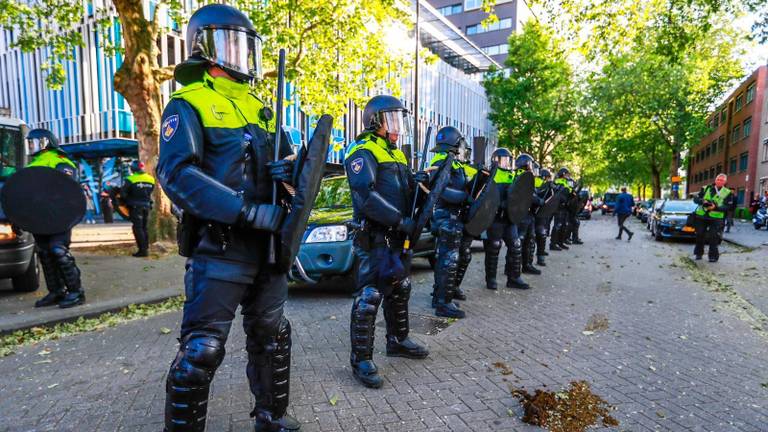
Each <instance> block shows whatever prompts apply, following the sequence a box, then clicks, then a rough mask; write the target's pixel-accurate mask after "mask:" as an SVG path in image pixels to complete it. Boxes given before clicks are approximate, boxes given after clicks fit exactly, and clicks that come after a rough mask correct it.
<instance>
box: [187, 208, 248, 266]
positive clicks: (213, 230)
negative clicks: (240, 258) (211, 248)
mask: <svg viewBox="0 0 768 432" xmlns="http://www.w3.org/2000/svg"><path fill="white" fill-rule="evenodd" d="M236 233H237V228H235V227H234V226H233V225H227V224H223V223H220V222H214V221H205V220H201V219H198V218H196V217H194V216H192V215H191V214H189V213H187V212H184V213H182V215H181V218H180V219H179V221H178V222H177V225H176V243H177V244H178V246H179V255H181V256H183V257H187V258H189V257H190V256H192V254H193V253H194V251H195V249H197V246H198V245H199V244H200V241H201V240H202V239H203V237H205V236H206V235H207V237H208V239H210V241H211V242H212V243H213V244H214V245H215V247H218V249H219V250H218V252H219V253H223V252H225V251H226V250H227V247H228V246H229V244H231V243H232V239H233V237H234V236H235V235H236Z"/></svg>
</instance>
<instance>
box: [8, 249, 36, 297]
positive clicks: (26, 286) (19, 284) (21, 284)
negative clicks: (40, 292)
mask: <svg viewBox="0 0 768 432" xmlns="http://www.w3.org/2000/svg"><path fill="white" fill-rule="evenodd" d="M11 282H12V284H13V290H14V291H17V292H32V291H36V290H37V289H38V288H39V287H40V269H39V268H38V266H37V254H32V259H31V260H29V267H27V271H25V272H24V274H22V275H19V276H16V277H15V278H12V279H11Z"/></svg>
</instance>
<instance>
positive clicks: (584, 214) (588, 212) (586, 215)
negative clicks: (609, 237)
mask: <svg viewBox="0 0 768 432" xmlns="http://www.w3.org/2000/svg"><path fill="white" fill-rule="evenodd" d="M593 211H595V208H594V207H592V199H591V198H590V199H588V200H587V203H586V204H584V208H583V209H581V211H579V213H578V214H577V215H576V217H577V218H579V219H586V220H590V219H592V212H593Z"/></svg>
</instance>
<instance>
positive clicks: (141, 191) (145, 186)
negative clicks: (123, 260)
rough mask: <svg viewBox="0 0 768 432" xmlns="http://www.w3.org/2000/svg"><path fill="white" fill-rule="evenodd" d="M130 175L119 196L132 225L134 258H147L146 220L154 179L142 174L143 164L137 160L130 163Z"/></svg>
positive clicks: (150, 205)
mask: <svg viewBox="0 0 768 432" xmlns="http://www.w3.org/2000/svg"><path fill="white" fill-rule="evenodd" d="M131 173H132V174H131V175H129V176H128V177H126V178H125V183H124V184H123V190H122V192H121V193H120V196H122V197H123V200H125V204H126V205H128V216H129V218H130V219H131V224H132V225H133V226H132V228H133V238H135V239H136V246H137V247H138V248H139V251H138V252H136V253H135V254H133V256H135V257H146V256H149V233H148V232H147V219H148V218H149V209H151V208H152V192H153V191H154V190H155V178H154V177H152V176H151V175H149V174H147V173H145V172H144V164H143V163H142V162H139V161H138V160H135V161H133V163H131Z"/></svg>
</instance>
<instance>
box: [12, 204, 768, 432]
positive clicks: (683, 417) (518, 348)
mask: <svg viewBox="0 0 768 432" xmlns="http://www.w3.org/2000/svg"><path fill="white" fill-rule="evenodd" d="M595 215H596V216H595V218H594V219H593V220H591V221H583V222H582V229H581V233H582V237H583V240H584V241H585V244H584V245H583V246H571V250H570V251H565V252H551V253H550V256H549V257H547V258H548V261H547V266H546V267H544V268H542V270H544V274H543V275H542V276H530V275H524V277H525V279H526V280H527V281H528V282H530V283H531V285H532V287H533V288H532V289H530V290H527V291H518V290H510V289H506V288H500V289H499V290H498V291H496V292H493V291H489V290H486V289H485V288H484V271H483V253H482V252H477V253H475V254H474V256H473V261H472V263H471V266H470V269H469V271H468V273H467V277H466V280H465V281H464V284H463V287H464V289H465V291H466V292H467V294H468V297H469V298H468V300H467V301H465V302H462V303H461V305H462V308H463V309H464V310H466V311H467V318H466V319H463V320H459V321H455V322H451V321H447V320H442V319H437V320H432V319H430V318H427V317H429V316H431V310H430V309H429V299H430V292H431V285H432V281H433V276H432V273H431V272H430V271H429V268H428V266H427V264H426V261H424V260H417V261H416V264H415V266H414V267H415V273H414V274H413V284H414V290H413V296H412V299H411V315H412V316H411V322H412V326H413V327H414V328H413V329H412V332H413V335H414V337H415V338H416V339H417V340H419V341H421V342H424V343H426V344H427V345H428V346H429V348H430V350H431V354H430V356H429V357H428V358H427V359H426V360H422V361H416V360H406V359H402V358H388V357H386V356H385V355H384V354H383V351H384V345H385V341H384V328H383V316H382V314H381V312H380V313H379V322H378V325H377V339H376V354H375V360H376V362H377V365H378V366H379V368H380V371H381V373H382V376H383V377H384V380H385V384H384V387H383V388H382V389H379V390H372V389H366V388H364V387H362V386H361V385H360V384H358V383H357V382H356V381H355V380H354V379H353V377H352V374H351V372H350V368H349V310H350V306H351V303H352V300H351V298H350V296H349V295H348V294H346V293H344V292H342V291H339V290H329V289H327V287H324V288H322V289H320V288H318V287H303V288H296V289H293V290H292V291H291V294H290V297H289V301H288V304H287V306H286V315H287V317H288V318H289V319H290V320H291V323H292V327H293V335H294V338H293V354H292V363H293V368H292V371H291V390H292V391H291V406H290V408H289V411H291V412H292V413H293V415H295V416H296V417H297V418H298V419H299V420H300V421H301V422H302V423H303V426H302V431H304V432H311V431H428V430H429V431H448V430H450V431H470V430H471V431H489V430H492V431H518V430H519V431H537V430H542V429H540V428H538V427H534V426H530V425H527V424H524V423H523V422H522V421H521V417H522V408H521V405H520V403H519V401H518V400H517V399H516V398H515V397H513V395H512V394H511V390H512V389H518V388H524V389H526V390H528V391H530V392H533V391H534V390H536V389H545V390H551V391H557V390H559V389H562V388H565V387H567V386H568V385H569V383H571V382H572V381H576V380H585V381H587V382H588V383H589V384H590V385H591V386H592V390H593V392H594V393H596V394H597V395H599V396H601V397H602V398H603V399H605V400H606V401H607V402H608V403H609V404H611V405H612V406H614V407H615V408H616V410H615V412H613V413H612V416H613V417H615V418H616V419H617V420H618V421H619V423H620V424H619V426H618V427H616V428H605V429H600V430H626V431H655V430H663V431H689V430H690V431H717V432H724V431H764V430H766V424H768V369H766V367H765V359H766V358H768V357H767V356H768V346H767V345H766V341H767V340H768V318H766V314H768V301H766V300H765V299H766V295H765V293H766V290H767V289H768V284H766V283H765V282H766V277H765V262H766V259H767V258H768V249H767V248H766V247H762V248H758V249H755V250H750V249H746V248H741V247H735V246H732V245H728V244H725V243H724V244H723V251H724V253H723V256H722V258H721V261H720V262H719V263H715V264H709V263H707V262H706V260H704V261H699V262H693V261H690V257H691V256H692V254H691V253H692V249H693V245H692V244H691V243H685V242H678V241H673V242H670V241H665V242H656V241H654V240H652V239H651V237H650V235H649V234H648V233H647V231H646V230H645V228H644V227H643V226H641V225H640V223H639V222H637V221H636V219H635V218H631V221H632V222H631V223H628V226H629V227H630V229H632V230H633V231H635V232H636V235H635V237H634V239H633V240H632V242H631V243H627V242H626V241H618V240H614V237H615V236H616V221H615V219H614V218H612V217H610V216H597V213H595ZM754 235H758V236H765V237H768V235H767V234H766V233H765V232H760V233H755V234H754ZM136 265H137V266H139V265H140V264H139V263H137V264H136ZM502 269H503V266H500V269H499V270H500V273H501V271H502ZM141 273H142V272H138V273H137V274H136V277H137V278H141V277H142V275H141ZM164 274H165V276H166V277H167V278H168V279H167V281H164V282H165V283H169V284H170V285H171V287H176V288H177V289H178V288H179V287H181V283H182V269H181V268H180V266H174V267H172V268H171V269H166V270H165V273H164ZM89 277H91V279H90V282H89V283H90V284H95V283H98V281H97V280H96V277H93V276H89ZM98 277H99V278H101V279H103V281H104V283H107V282H108V281H109V278H110V274H109V273H108V272H104V273H102V274H101V275H100V276H98ZM499 277H500V278H502V277H503V275H501V274H499ZM500 280H502V279H500ZM180 316H181V314H180V312H172V313H167V314H164V315H159V316H156V317H153V318H149V319H146V320H138V321H133V322H130V323H127V324H123V325H120V326H117V327H114V328H108V329H105V330H102V331H97V332H90V333H85V334H80V335H75V336H70V337H65V338H63V339H60V340H57V341H49V342H44V343H40V344H37V345H33V346H27V347H22V348H19V349H18V350H17V352H16V354H13V355H10V356H8V357H5V358H0V394H2V398H0V418H2V422H0V431H49V430H55V431H158V430H161V429H162V423H163V409H164V398H165V392H164V386H165V373H166V371H167V368H168V366H169V365H170V362H171V360H172V359H173V357H174V355H175V353H176V349H177V342H176V339H175V338H176V337H177V332H178V326H179V321H180ZM443 327H445V328H443ZM441 328H443V329H442V330H440V329H441ZM167 329H171V330H172V331H170V332H168V331H167ZM245 363H246V354H245V350H244V335H243V332H242V326H241V324H240V319H239V318H238V320H237V321H236V322H235V323H234V325H233V329H232V332H231V334H230V339H229V341H228V342H227V356H226V359H225V360H224V363H223V364H222V365H221V367H220V368H219V369H218V372H217V374H216V377H215V379H214V381H213V385H212V392H211V400H210V403H209V420H208V430H209V431H214V432H219V431H245V430H249V428H250V426H249V425H250V420H249V415H248V414H249V412H250V410H251V409H252V396H251V394H250V392H249V390H248V384H247V380H246V377H245Z"/></svg>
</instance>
